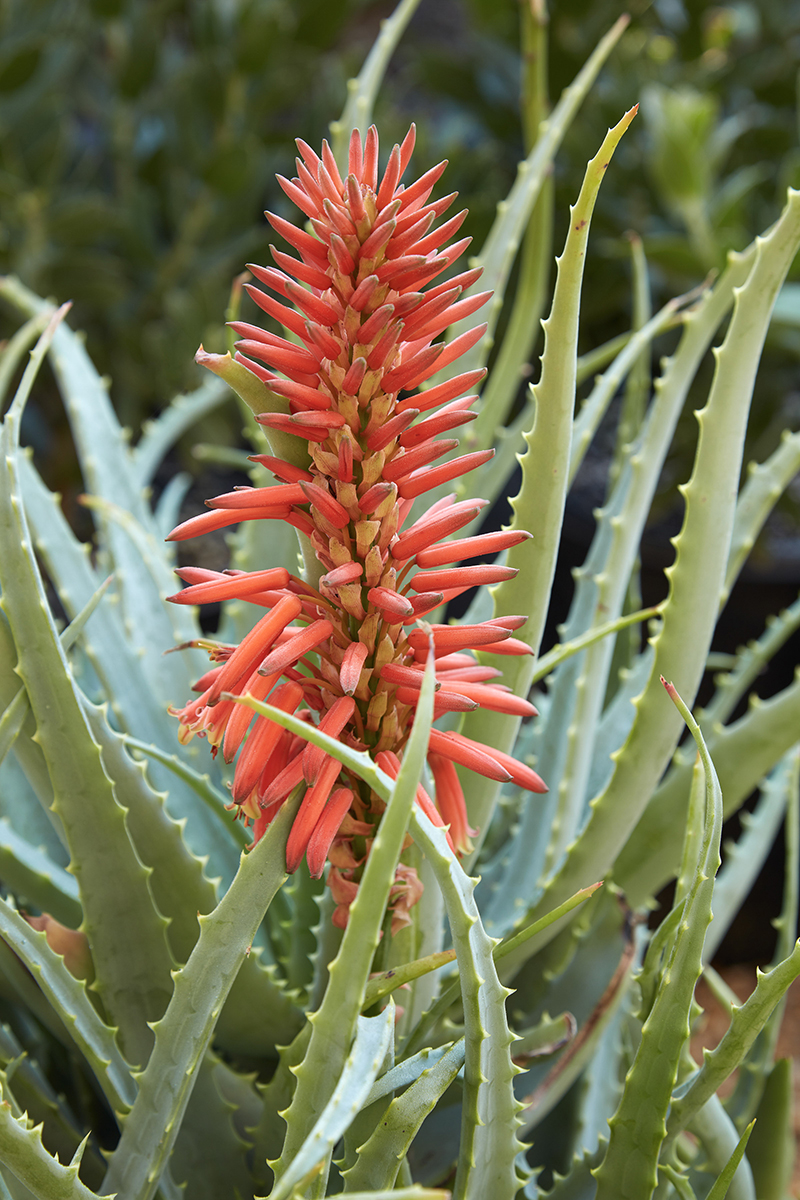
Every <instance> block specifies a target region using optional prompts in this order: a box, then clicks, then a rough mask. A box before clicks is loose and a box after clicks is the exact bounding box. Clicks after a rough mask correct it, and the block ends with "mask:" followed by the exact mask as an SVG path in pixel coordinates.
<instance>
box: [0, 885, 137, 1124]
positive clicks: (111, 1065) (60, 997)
mask: <svg viewBox="0 0 800 1200" xmlns="http://www.w3.org/2000/svg"><path fill="white" fill-rule="evenodd" d="M0 936H2V938H3V940H4V941H5V942H6V944H7V945H8V946H10V947H11V949H12V950H14V952H15V953H16V954H18V955H19V957H20V958H21V959H22V961H23V962H24V963H25V966H26V967H27V968H28V970H29V971H30V972H31V974H32V975H33V976H34V978H35V979H36V981H37V983H38V984H39V987H40V988H41V989H42V992H43V993H44V995H45V996H46V997H47V999H48V1001H49V1002H50V1004H51V1005H52V1007H53V1009H54V1011H55V1012H56V1013H58V1015H59V1016H60V1017H61V1019H62V1021H63V1022H64V1026H65V1028H66V1029H68V1030H69V1032H70V1036H71V1037H72V1039H73V1041H74V1043H75V1045H76V1046H77V1047H78V1049H79V1050H80V1052H81V1054H82V1055H83V1056H84V1058H85V1059H86V1061H87V1062H88V1063H89V1065H90V1067H91V1068H92V1071H93V1072H94V1074H95V1077H96V1079H97V1081H98V1083H99V1084H100V1087H101V1088H102V1090H103V1094H104V1095H105V1096H106V1099H107V1100H108V1102H109V1104H110V1105H111V1108H112V1110H113V1111H114V1112H115V1113H117V1114H118V1115H119V1116H121V1115H122V1114H124V1113H126V1112H127V1111H128V1110H129V1109H130V1108H131V1106H132V1104H133V1101H134V1099H135V1098H136V1084H135V1082H134V1079H133V1076H132V1075H131V1067H130V1065H129V1064H128V1063H127V1062H126V1061H125V1059H124V1058H123V1057H122V1055H121V1054H120V1052H119V1049H118V1048H117V1045H116V1042H115V1040H114V1035H115V1032H116V1031H115V1030H114V1029H111V1028H110V1027H109V1026H108V1025H105V1024H104V1023H103V1021H101V1019H100V1017H99V1016H98V1015H97V1012H96V1010H95V1008H94V1006H93V1005H92V1002H91V1000H90V999H89V997H88V996H87V995H86V989H85V988H84V985H83V983H82V982H81V981H80V980H79V979H76V978H75V976H74V975H72V974H71V973H70V972H69V970H68V969H67V967H66V966H65V964H64V960H63V959H62V958H61V957H60V956H59V955H58V954H56V953H55V951H54V950H51V949H50V947H49V945H48V943H47V937H46V935H45V934H44V933H38V932H37V931H36V930H34V929H32V928H31V926H30V925H29V924H28V922H27V921H26V920H25V919H24V918H23V917H21V916H20V915H19V913H17V912H15V911H14V909H13V908H11V906H10V905H9V904H7V903H6V901H5V900H2V899H0Z"/></svg>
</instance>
